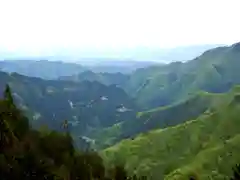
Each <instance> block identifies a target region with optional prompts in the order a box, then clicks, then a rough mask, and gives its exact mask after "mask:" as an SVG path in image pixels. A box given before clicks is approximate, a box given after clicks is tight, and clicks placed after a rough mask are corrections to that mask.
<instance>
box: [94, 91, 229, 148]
mask: <svg viewBox="0 0 240 180" xmlns="http://www.w3.org/2000/svg"><path fill="white" fill-rule="evenodd" d="M224 98H227V97H226V96H225V94H221V93H219V94H213V93H207V92H198V93H196V94H194V95H192V96H191V97H190V98H189V99H187V100H185V101H182V102H179V103H176V104H173V105H169V106H164V107H159V108H155V109H151V110H149V111H145V112H138V113H137V116H136V117H135V118H134V119H132V120H131V121H124V122H120V123H118V124H115V125H113V126H112V127H108V128H104V129H98V130H97V131H95V133H92V134H91V135H92V136H93V138H95V139H96V145H98V148H106V147H108V146H111V145H113V144H115V143H117V142H119V141H120V140H122V139H125V138H134V137H135V136H136V135H138V134H139V133H146V132H148V131H150V130H153V129H158V128H161V129H163V128H166V127H170V126H175V125H178V124H181V123H184V122H186V121H189V120H192V119H195V118H197V117H198V116H199V115H201V114H202V113H204V112H206V111H207V110H208V111H207V112H209V113H211V112H212V111H214V109H215V106H218V105H219V104H221V103H224V101H223V99H224ZM96 137H97V138H96Z"/></svg>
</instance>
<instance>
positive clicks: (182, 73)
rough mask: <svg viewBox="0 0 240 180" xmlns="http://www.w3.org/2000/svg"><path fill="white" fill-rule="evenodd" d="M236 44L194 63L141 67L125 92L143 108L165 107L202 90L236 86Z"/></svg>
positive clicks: (238, 74)
mask: <svg viewBox="0 0 240 180" xmlns="http://www.w3.org/2000/svg"><path fill="white" fill-rule="evenodd" d="M239 46H240V43H236V44H233V45H232V46H229V47H218V48H215V49H211V50H208V51H206V52H205V53H203V54H202V55H201V56H199V57H197V58H195V59H194V60H191V61H187V62H185V63H182V62H174V63H170V64H168V65H161V66H153V67H149V68H142V69H139V70H137V71H135V72H134V73H133V74H132V75H131V76H130V79H129V81H128V83H126V86H125V88H124V89H125V90H126V92H128V94H130V95H132V96H133V97H135V98H136V100H137V102H138V104H140V105H141V106H142V107H143V108H144V109H149V108H155V107H158V106H165V105H169V104H172V103H173V102H178V101H181V100H183V99H186V98H188V97H189V94H191V93H193V92H195V91H198V90H204V91H208V92H214V93H219V92H226V91H227V90H229V89H230V88H231V87H232V85H235V84H239V83H240V72H239V67H240V60H239V59H240V48H239Z"/></svg>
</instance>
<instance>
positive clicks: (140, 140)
mask: <svg viewBox="0 0 240 180" xmlns="http://www.w3.org/2000/svg"><path fill="white" fill-rule="evenodd" d="M235 91H236V92H234V93H233V92H231V93H228V94H226V95H225V96H224V97H223V100H222V104H221V103H220V102H218V104H219V106H216V109H215V110H214V112H211V113H205V114H203V115H201V116H199V117H198V118H197V119H196V120H192V121H188V122H185V123H183V124H180V125H177V126H174V127H170V128H166V129H162V130H155V131H151V132H149V133H148V134H145V135H143V134H142V135H139V136H138V137H137V138H135V139H134V140H124V141H122V142H120V143H119V144H117V145H115V146H113V147H110V148H108V149H106V150H105V151H103V156H104V157H105V159H106V163H107V164H108V165H109V166H111V165H112V164H114V163H122V162H124V161H126V162H127V164H126V168H127V169H128V171H129V172H130V173H131V172H137V173H138V174H141V175H148V176H149V177H152V179H163V178H164V177H165V178H166V179H186V177H187V176H190V175H195V176H199V177H200V179H208V176H211V177H213V176H218V178H217V179H223V178H224V176H226V175H229V173H231V167H232V166H233V165H234V164H235V163H238V162H239V161H240V155H239V153H238V152H239V150H240V146H239V143H240V136H239V135H240V117H239V111H240V101H239V94H238V93H237V91H238V90H237V88H236V89H235ZM239 92H240V91H239ZM230 153H231V154H230Z"/></svg>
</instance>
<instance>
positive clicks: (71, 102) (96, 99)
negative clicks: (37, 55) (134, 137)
mask: <svg viewBox="0 0 240 180" xmlns="http://www.w3.org/2000/svg"><path fill="white" fill-rule="evenodd" d="M6 84H9V85H10V87H11V88H12V90H13V96H14V99H15V101H16V103H17V104H18V105H19V107H21V109H22V110H24V111H25V112H26V113H27V114H28V117H29V118H31V119H32V121H31V122H32V124H33V125H34V126H35V127H39V126H41V125H44V124H46V125H48V126H49V127H50V128H52V129H56V130H63V129H62V124H63V122H64V120H68V124H69V126H68V127H69V129H70V130H71V132H72V133H73V135H74V136H75V137H76V138H78V136H80V135H86V134H88V133H90V132H91V131H92V129H95V128H102V127H108V126H112V125H113V124H115V123H117V122H118V121H125V120H131V119H133V118H134V117H135V114H136V112H135V109H136V106H135V104H134V102H133V101H132V99H131V98H129V97H128V95H127V94H126V93H125V92H124V91H123V90H122V89H120V88H117V87H115V86H114V85H112V86H105V85H103V84H100V83H98V82H88V81H84V82H78V83H77V82H68V81H53V80H43V79H39V78H31V77H26V76H22V75H19V74H16V73H13V74H7V73H4V72H1V73H0V93H1V92H2V91H3V89H4V87H5V85H6Z"/></svg>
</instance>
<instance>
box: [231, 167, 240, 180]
mask: <svg viewBox="0 0 240 180" xmlns="http://www.w3.org/2000/svg"><path fill="white" fill-rule="evenodd" d="M239 179H240V164H237V165H236V166H235V167H234V168H233V176H232V177H231V178H230V180H239Z"/></svg>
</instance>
